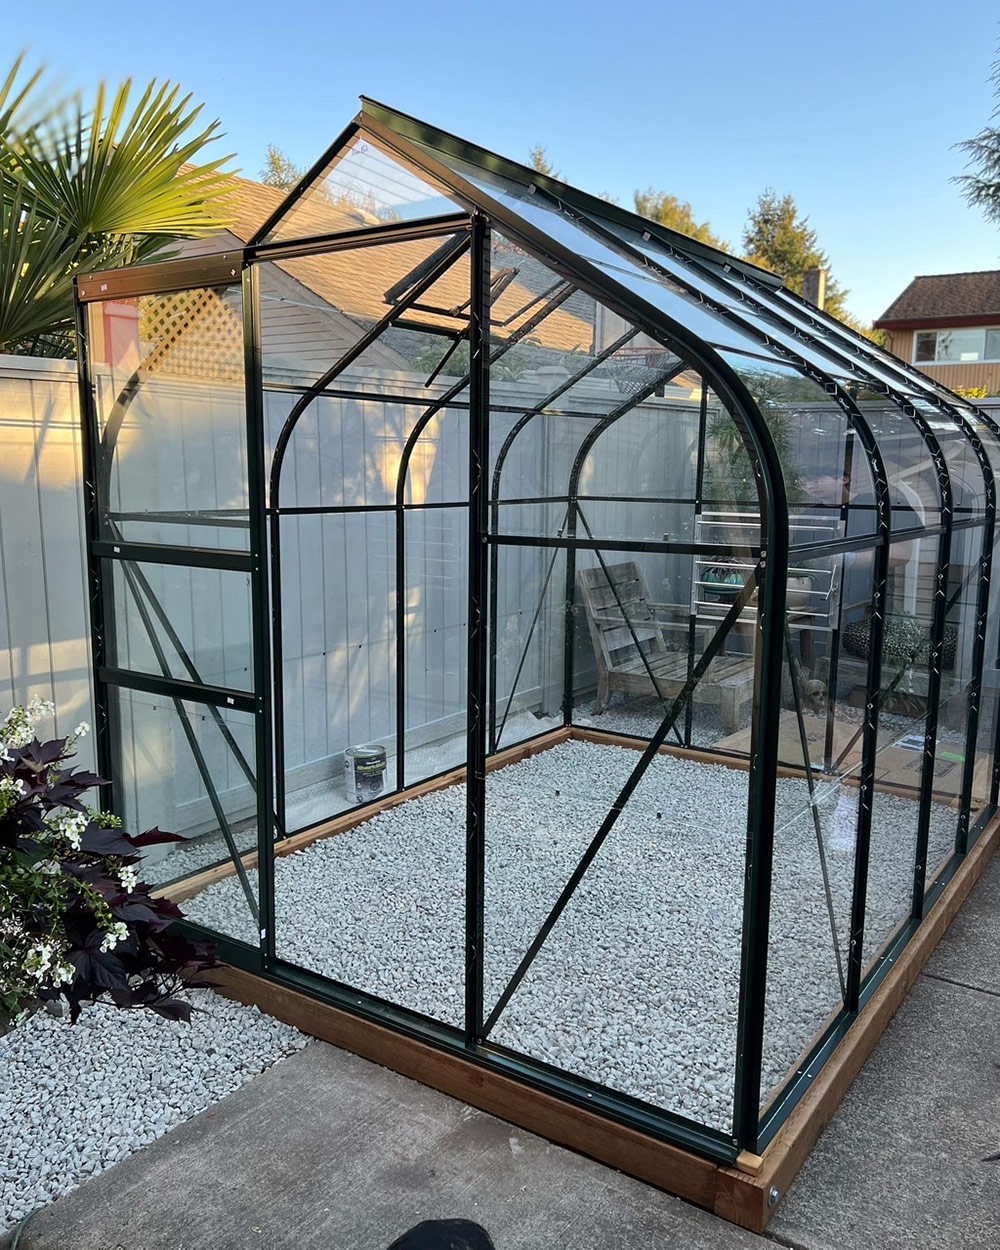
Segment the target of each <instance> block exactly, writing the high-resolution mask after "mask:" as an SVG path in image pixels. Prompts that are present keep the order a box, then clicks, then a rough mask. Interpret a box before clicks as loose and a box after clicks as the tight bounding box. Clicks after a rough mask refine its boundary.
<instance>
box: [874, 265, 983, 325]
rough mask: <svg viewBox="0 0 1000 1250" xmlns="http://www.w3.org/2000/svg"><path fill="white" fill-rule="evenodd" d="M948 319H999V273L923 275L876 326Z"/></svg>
mask: <svg viewBox="0 0 1000 1250" xmlns="http://www.w3.org/2000/svg"><path fill="white" fill-rule="evenodd" d="M945 317H962V318H966V317H984V318H989V317H995V318H998V319H1000V269H983V270H980V271H978V272H976V273H934V274H922V275H921V276H919V277H917V278H914V279H913V281H912V282H911V283H910V285H909V286H908V287H907V288H906V290H905V291H904V292H903V293H902V295H900V296H899V297H898V298H897V299H895V300H894V301H893V302H892V303H891V304H890V305H889V307H888V308H887V309H886V310H885V312H884V313H883V314H882V316H881V317H879V318H878V319H877V320H876V322H875V325H876V326H888V325H892V324H895V323H899V322H922V321H936V320H940V319H941V318H945Z"/></svg>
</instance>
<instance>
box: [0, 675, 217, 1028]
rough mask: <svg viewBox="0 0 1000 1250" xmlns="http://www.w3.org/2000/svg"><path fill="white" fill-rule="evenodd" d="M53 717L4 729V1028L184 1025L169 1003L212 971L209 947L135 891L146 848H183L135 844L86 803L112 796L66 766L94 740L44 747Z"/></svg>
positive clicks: (0, 1001) (39, 713)
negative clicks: (36, 1022)
mask: <svg viewBox="0 0 1000 1250" xmlns="http://www.w3.org/2000/svg"><path fill="white" fill-rule="evenodd" d="M53 711H54V708H53V706H52V704H51V703H48V702H47V701H45V700H41V699H35V700H33V701H32V702H31V703H29V704H28V706H27V707H23V708H22V707H19V708H14V710H13V711H11V712H10V713H9V714H8V715H7V717H6V719H5V720H3V721H0V1025H2V1024H6V1023H8V1022H9V1021H11V1020H17V1019H18V1018H19V1017H21V1016H22V1015H23V1014H24V1013H25V1012H26V1011H28V1010H30V1009H31V1008H32V1007H34V1006H36V1005H37V1004H38V1003H39V1002H46V1001H49V1000H54V999H60V998H61V999H65V1000H66V1002H68V1004H69V1008H70V1016H71V1019H73V1020H74V1021H75V1020H76V1019H77V1018H78V1016H79V1014H80V1009H81V1007H82V1006H83V1004H85V1003H87V1002H93V1001H96V1000H103V1001H110V1002H111V1003H113V1004H114V1005H115V1006H116V1007H123V1008H124V1007H148V1008H150V1009H151V1010H153V1011H155V1012H158V1013H159V1014H160V1015H162V1016H166V1017H167V1018H169V1019H185V1020H186V1019H189V1018H190V1014H191V1007H190V1004H188V1003H186V1002H184V1001H183V1000H180V999H177V998H176V997H174V995H175V994H176V993H177V991H178V990H179V989H180V988H181V987H182V986H183V984H184V982H185V977H186V975H187V974H188V973H190V972H194V971H197V970H200V969H202V968H207V967H211V966H213V965H214V963H215V958H214V954H213V952H212V949H211V947H210V946H208V945H207V944H206V943H200V942H189V941H188V940H187V939H186V938H184V937H181V936H179V935H177V934H173V933H169V932H167V930H168V929H169V926H170V925H171V924H172V923H173V922H174V921H175V920H177V919H179V918H180V916H181V912H180V909H179V908H178V907H177V906H176V905H175V904H174V903H171V902H170V901H169V900H167V899H163V898H153V897H151V895H150V887H149V886H147V885H144V884H143V883H142V882H141V881H140V880H139V872H138V867H137V865H138V864H139V862H140V860H141V854H140V852H141V850H142V848H143V847H146V846H152V845H155V844H157V843H162V842H177V841H181V840H182V839H180V838H178V837H177V836H176V835H175V834H171V833H161V832H160V830H158V829H151V830H149V831H148V832H146V833H143V834H141V835H139V836H138V837H133V836H131V835H130V834H127V833H125V831H124V830H123V829H122V827H121V821H120V820H119V819H118V818H117V817H115V816H110V815H108V814H106V813H102V812H98V811H95V810H93V809H91V808H89V807H87V806H85V805H84V803H83V802H82V801H81V796H82V795H83V794H85V793H86V792H87V791H88V790H91V789H93V788H94V787H95V786H100V785H104V784H106V783H105V782H104V781H102V780H101V778H99V777H97V776H95V775H94V774H93V773H89V772H85V771H83V770H76V771H74V770H73V769H72V768H68V767H66V762H67V761H68V760H70V759H71V758H72V757H73V755H74V754H75V747H76V743H77V742H78V741H79V739H80V737H81V736H82V735H83V734H85V733H86V732H87V731H88V727H87V725H86V724H81V725H79V726H78V727H77V729H76V730H75V732H74V733H72V734H71V735H70V736H69V737H67V738H57V739H54V740H53V741H50V742H40V741H39V740H38V738H37V737H36V735H35V726H36V724H37V723H38V721H39V720H41V719H42V717H44V716H48V715H51V714H52V712H53Z"/></svg>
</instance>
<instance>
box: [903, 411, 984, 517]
mask: <svg viewBox="0 0 1000 1250" xmlns="http://www.w3.org/2000/svg"><path fill="white" fill-rule="evenodd" d="M910 402H911V403H912V404H913V406H914V408H915V409H916V410H917V412H919V413H920V415H921V417H923V419H924V421H925V423H926V424H927V426H928V427H929V428H930V430H931V433H932V434H933V436H934V438H936V439H937V442H938V446H939V447H940V448H941V454H942V455H943V456H944V460H945V464H946V465H947V466H948V476H949V478H950V479H951V494H952V506H953V508H954V518H955V520H956V521H963V520H968V519H970V518H971V519H973V520H978V519H979V518H981V517H982V515H983V510H984V508H985V506H986V482H985V478H984V474H983V467H982V465H981V464H980V462H979V460H978V458H977V456H976V453H975V451H974V450H973V447H972V444H971V442H970V441H969V436H968V432H967V428H966V426H965V424H964V423H962V424H959V423H957V422H956V421H955V420H953V419H952V418H951V417H950V416H946V415H944V414H942V413H941V412H939V411H938V409H936V408H934V407H933V406H932V405H931V404H928V403H926V402H925V401H924V400H922V399H920V398H918V397H916V396H911V397H910Z"/></svg>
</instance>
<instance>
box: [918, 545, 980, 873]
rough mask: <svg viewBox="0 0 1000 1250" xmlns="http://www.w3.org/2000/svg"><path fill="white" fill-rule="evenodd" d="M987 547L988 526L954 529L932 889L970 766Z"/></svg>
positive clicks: (976, 764) (976, 792) (976, 798)
mask: <svg viewBox="0 0 1000 1250" xmlns="http://www.w3.org/2000/svg"><path fill="white" fill-rule="evenodd" d="M982 549H983V532H982V530H980V529H966V530H955V531H954V532H953V533H952V540H951V560H950V562H949V567H948V584H947V602H948V612H947V616H946V618H945V629H944V647H943V651H942V664H941V694H940V698H939V700H938V723H937V744H936V750H935V755H934V799H935V811H934V816H933V818H932V820H931V826H930V837H929V840H928V847H927V869H926V875H925V883H926V886H927V888H930V886H931V885H933V883H934V881H935V879H936V877H937V876H938V875H939V869H940V868H941V867H942V866H943V864H944V863H946V862H947V860H948V859H950V857H951V855H952V853H953V851H954V849H955V835H956V832H957V822H958V815H959V812H958V808H959V800H960V797H961V794H962V785H963V782H964V778H965V771H966V764H967V746H968V744H967V738H968V721H969V696H970V692H971V687H972V682H973V678H974V676H975V673H974V669H973V663H972V660H973V655H972V652H973V643H974V639H975V633H976V608H977V597H978V593H979V586H980V580H981V568H980V558H981V556H982ZM970 766H971V767H972V769H973V791H972V798H971V804H970V810H971V816H970V822H969V823H970V824H972V823H973V822H974V821H975V819H976V814H977V812H978V811H979V810H980V809H981V808H982V806H983V803H984V799H985V797H986V796H985V794H984V781H985V773H986V760H985V759H981V758H980V757H979V756H978V755H974V758H973V761H972V763H971V765H970ZM977 781H978V785H977ZM952 805H953V806H952ZM949 812H950V814H949Z"/></svg>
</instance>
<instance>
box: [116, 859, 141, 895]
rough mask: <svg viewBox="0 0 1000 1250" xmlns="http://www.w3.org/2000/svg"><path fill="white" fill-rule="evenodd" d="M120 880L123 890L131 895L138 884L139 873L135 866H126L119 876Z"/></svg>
mask: <svg viewBox="0 0 1000 1250" xmlns="http://www.w3.org/2000/svg"><path fill="white" fill-rule="evenodd" d="M118 878H119V880H120V881H121V883H122V889H123V890H124V891H125V893H126V894H131V893H132V891H133V890H134V889H135V887H136V885H137V884H138V881H139V873H138V871H137V870H136V867H135V865H134V864H126V865H125V866H124V867H123V868H122V870H121V872H120V873H119V874H118Z"/></svg>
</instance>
